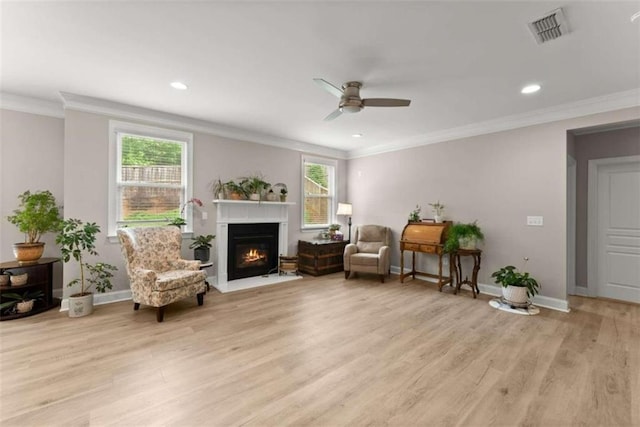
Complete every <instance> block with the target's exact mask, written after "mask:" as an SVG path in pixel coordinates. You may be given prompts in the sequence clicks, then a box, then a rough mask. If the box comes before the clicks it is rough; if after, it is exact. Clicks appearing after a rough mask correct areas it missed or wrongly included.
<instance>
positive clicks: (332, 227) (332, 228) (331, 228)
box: [329, 224, 342, 231]
mask: <svg viewBox="0 0 640 427" xmlns="http://www.w3.org/2000/svg"><path fill="white" fill-rule="evenodd" d="M340 227H342V225H341V224H329V231H338V230H340Z"/></svg>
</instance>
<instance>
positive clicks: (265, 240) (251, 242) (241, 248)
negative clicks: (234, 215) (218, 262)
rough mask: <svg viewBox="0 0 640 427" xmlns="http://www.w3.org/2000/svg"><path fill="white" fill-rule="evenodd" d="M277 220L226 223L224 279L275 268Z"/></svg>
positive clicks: (276, 260)
mask: <svg viewBox="0 0 640 427" xmlns="http://www.w3.org/2000/svg"><path fill="white" fill-rule="evenodd" d="M278 228H279V224H278V223H254V224H229V237H228V241H227V245H228V248H227V253H228V257H227V274H228V280H235V279H242V278H244V277H253V276H260V275H263V274H269V273H272V272H274V271H276V270H277V266H278Z"/></svg>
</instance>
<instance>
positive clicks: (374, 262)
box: [344, 225, 391, 283]
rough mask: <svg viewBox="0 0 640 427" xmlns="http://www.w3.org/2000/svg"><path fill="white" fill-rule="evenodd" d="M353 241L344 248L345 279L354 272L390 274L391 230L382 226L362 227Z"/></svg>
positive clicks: (382, 280) (382, 277)
mask: <svg viewBox="0 0 640 427" xmlns="http://www.w3.org/2000/svg"><path fill="white" fill-rule="evenodd" d="M353 241H354V242H355V243H349V244H348V245H347V246H346V247H345V248H344V277H345V278H346V279H348V278H349V274H350V273H351V272H352V271H353V272H362V273H374V274H377V275H379V276H380V281H381V282H382V283H384V276H385V275H387V274H389V267H390V264H389V263H390V261H389V257H390V251H391V249H390V248H389V244H390V243H391V230H390V229H389V227H384V226H381V225H361V226H359V227H358V228H356V232H355V234H354V239H353Z"/></svg>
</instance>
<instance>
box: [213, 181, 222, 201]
mask: <svg viewBox="0 0 640 427" xmlns="http://www.w3.org/2000/svg"><path fill="white" fill-rule="evenodd" d="M211 191H213V197H215V198H216V199H218V200H223V199H224V183H223V182H222V180H221V179H220V178H218V179H216V180H215V181H213V184H211Z"/></svg>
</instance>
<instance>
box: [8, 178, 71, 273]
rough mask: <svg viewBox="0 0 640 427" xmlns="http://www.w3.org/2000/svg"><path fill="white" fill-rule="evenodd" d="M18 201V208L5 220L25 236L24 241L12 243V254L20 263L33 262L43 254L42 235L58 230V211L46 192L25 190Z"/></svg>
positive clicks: (59, 218) (53, 199)
mask: <svg viewBox="0 0 640 427" xmlns="http://www.w3.org/2000/svg"><path fill="white" fill-rule="evenodd" d="M18 199H20V206H19V208H18V209H16V210H14V211H13V215H10V216H8V217H7V219H8V220H9V222H10V223H12V224H14V225H16V226H17V227H18V229H19V230H20V231H21V232H23V233H24V234H25V241H24V243H14V244H13V253H14V255H15V257H16V259H17V260H18V262H20V263H30V262H35V261H37V260H38V259H40V257H41V256H42V253H43V252H44V243H42V242H40V237H41V236H42V234H44V233H48V232H51V231H57V230H58V226H59V224H60V221H61V217H60V210H59V209H58V205H57V204H56V199H55V197H54V196H53V194H52V193H51V192H50V191H48V190H45V191H37V192H35V193H32V192H30V191H28V190H27V191H25V192H24V193H22V194H21V195H19V196H18Z"/></svg>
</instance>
